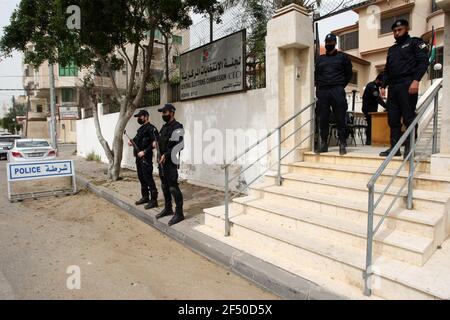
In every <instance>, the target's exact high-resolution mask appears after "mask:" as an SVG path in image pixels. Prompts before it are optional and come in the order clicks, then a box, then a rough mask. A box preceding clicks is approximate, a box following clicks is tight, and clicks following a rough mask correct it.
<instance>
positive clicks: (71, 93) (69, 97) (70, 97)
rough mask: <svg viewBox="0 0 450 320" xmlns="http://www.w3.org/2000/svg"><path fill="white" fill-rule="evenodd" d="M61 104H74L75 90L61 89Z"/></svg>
mask: <svg viewBox="0 0 450 320" xmlns="http://www.w3.org/2000/svg"><path fill="white" fill-rule="evenodd" d="M61 98H62V102H76V101H77V100H76V90H75V89H74V88H62V89H61Z"/></svg>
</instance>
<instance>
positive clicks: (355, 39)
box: [339, 31, 359, 51]
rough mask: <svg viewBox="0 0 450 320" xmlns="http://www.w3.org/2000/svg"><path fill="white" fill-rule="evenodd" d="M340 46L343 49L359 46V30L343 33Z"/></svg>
mask: <svg viewBox="0 0 450 320" xmlns="http://www.w3.org/2000/svg"><path fill="white" fill-rule="evenodd" d="M339 46H340V48H341V50H343V51H345V50H351V49H356V48H358V47H359V32H358V31H354V32H350V33H346V34H343V35H341V36H340V37H339Z"/></svg>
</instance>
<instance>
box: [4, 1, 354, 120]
mask: <svg viewBox="0 0 450 320" xmlns="http://www.w3.org/2000/svg"><path fill="white" fill-rule="evenodd" d="M111 1H113V0H111ZM19 2H20V0H0V37H1V36H2V35H3V28H4V27H5V26H6V25H8V23H9V18H10V16H11V14H12V12H13V10H14V9H15V7H16V6H17V5H18V4H19ZM192 18H193V22H194V24H195V23H197V22H199V21H200V20H202V19H203V17H202V16H200V15H195V16H193V17H192ZM357 20H358V15H357V14H356V13H354V12H352V11H350V12H346V13H343V14H340V15H338V16H335V17H331V18H328V19H325V20H323V21H321V22H320V23H319V34H320V40H321V42H322V41H323V39H324V38H325V35H326V34H327V33H329V32H330V31H331V30H334V29H338V28H341V27H344V26H347V25H351V24H354V23H355V22H356V21H357ZM18 88H22V54H21V53H15V54H14V55H13V57H12V58H6V59H0V89H18ZM13 94H15V95H20V94H24V92H23V91H22V92H21V91H1V90H0V115H1V114H2V113H3V112H4V110H3V109H4V105H5V104H9V103H10V101H11V97H12V95H13Z"/></svg>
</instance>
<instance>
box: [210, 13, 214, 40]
mask: <svg viewBox="0 0 450 320" xmlns="http://www.w3.org/2000/svg"><path fill="white" fill-rule="evenodd" d="M213 41H214V13H213V12H212V11H211V12H209V42H213Z"/></svg>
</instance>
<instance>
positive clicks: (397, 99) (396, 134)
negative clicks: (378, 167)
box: [380, 19, 429, 158]
mask: <svg viewBox="0 0 450 320" xmlns="http://www.w3.org/2000/svg"><path fill="white" fill-rule="evenodd" d="M392 31H393V32H394V37H395V40H396V42H395V44H394V45H393V46H392V47H390V48H389V51H388V56H387V61H386V68H385V71H384V80H383V84H382V86H381V87H382V90H381V92H382V95H383V96H384V95H385V91H384V89H385V88H386V87H387V86H389V91H388V99H387V110H388V122H389V127H390V128H391V148H390V149H388V150H386V151H383V152H381V153H380V156H384V157H386V156H388V155H389V153H390V152H391V150H392V148H393V147H394V146H395V145H396V144H397V142H398V140H399V139H400V137H401V128H402V119H403V124H404V125H405V127H408V126H409V125H410V124H411V123H412V122H413V121H414V118H415V116H416V105H417V100H418V92H419V82H420V80H421V79H422V77H423V75H424V74H425V72H426V71H427V69H428V64H429V62H428V47H427V45H426V43H425V42H423V40H422V39H420V38H416V37H411V36H410V35H409V34H408V32H409V23H408V21H407V20H405V19H400V20H397V21H395V22H394V24H393V25H392ZM409 148H410V145H409V137H408V139H407V140H406V144H405V153H404V157H405V158H406V157H407V156H408V154H409V150H410V149H409ZM396 156H401V152H400V150H399V151H398V152H397V153H396Z"/></svg>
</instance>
